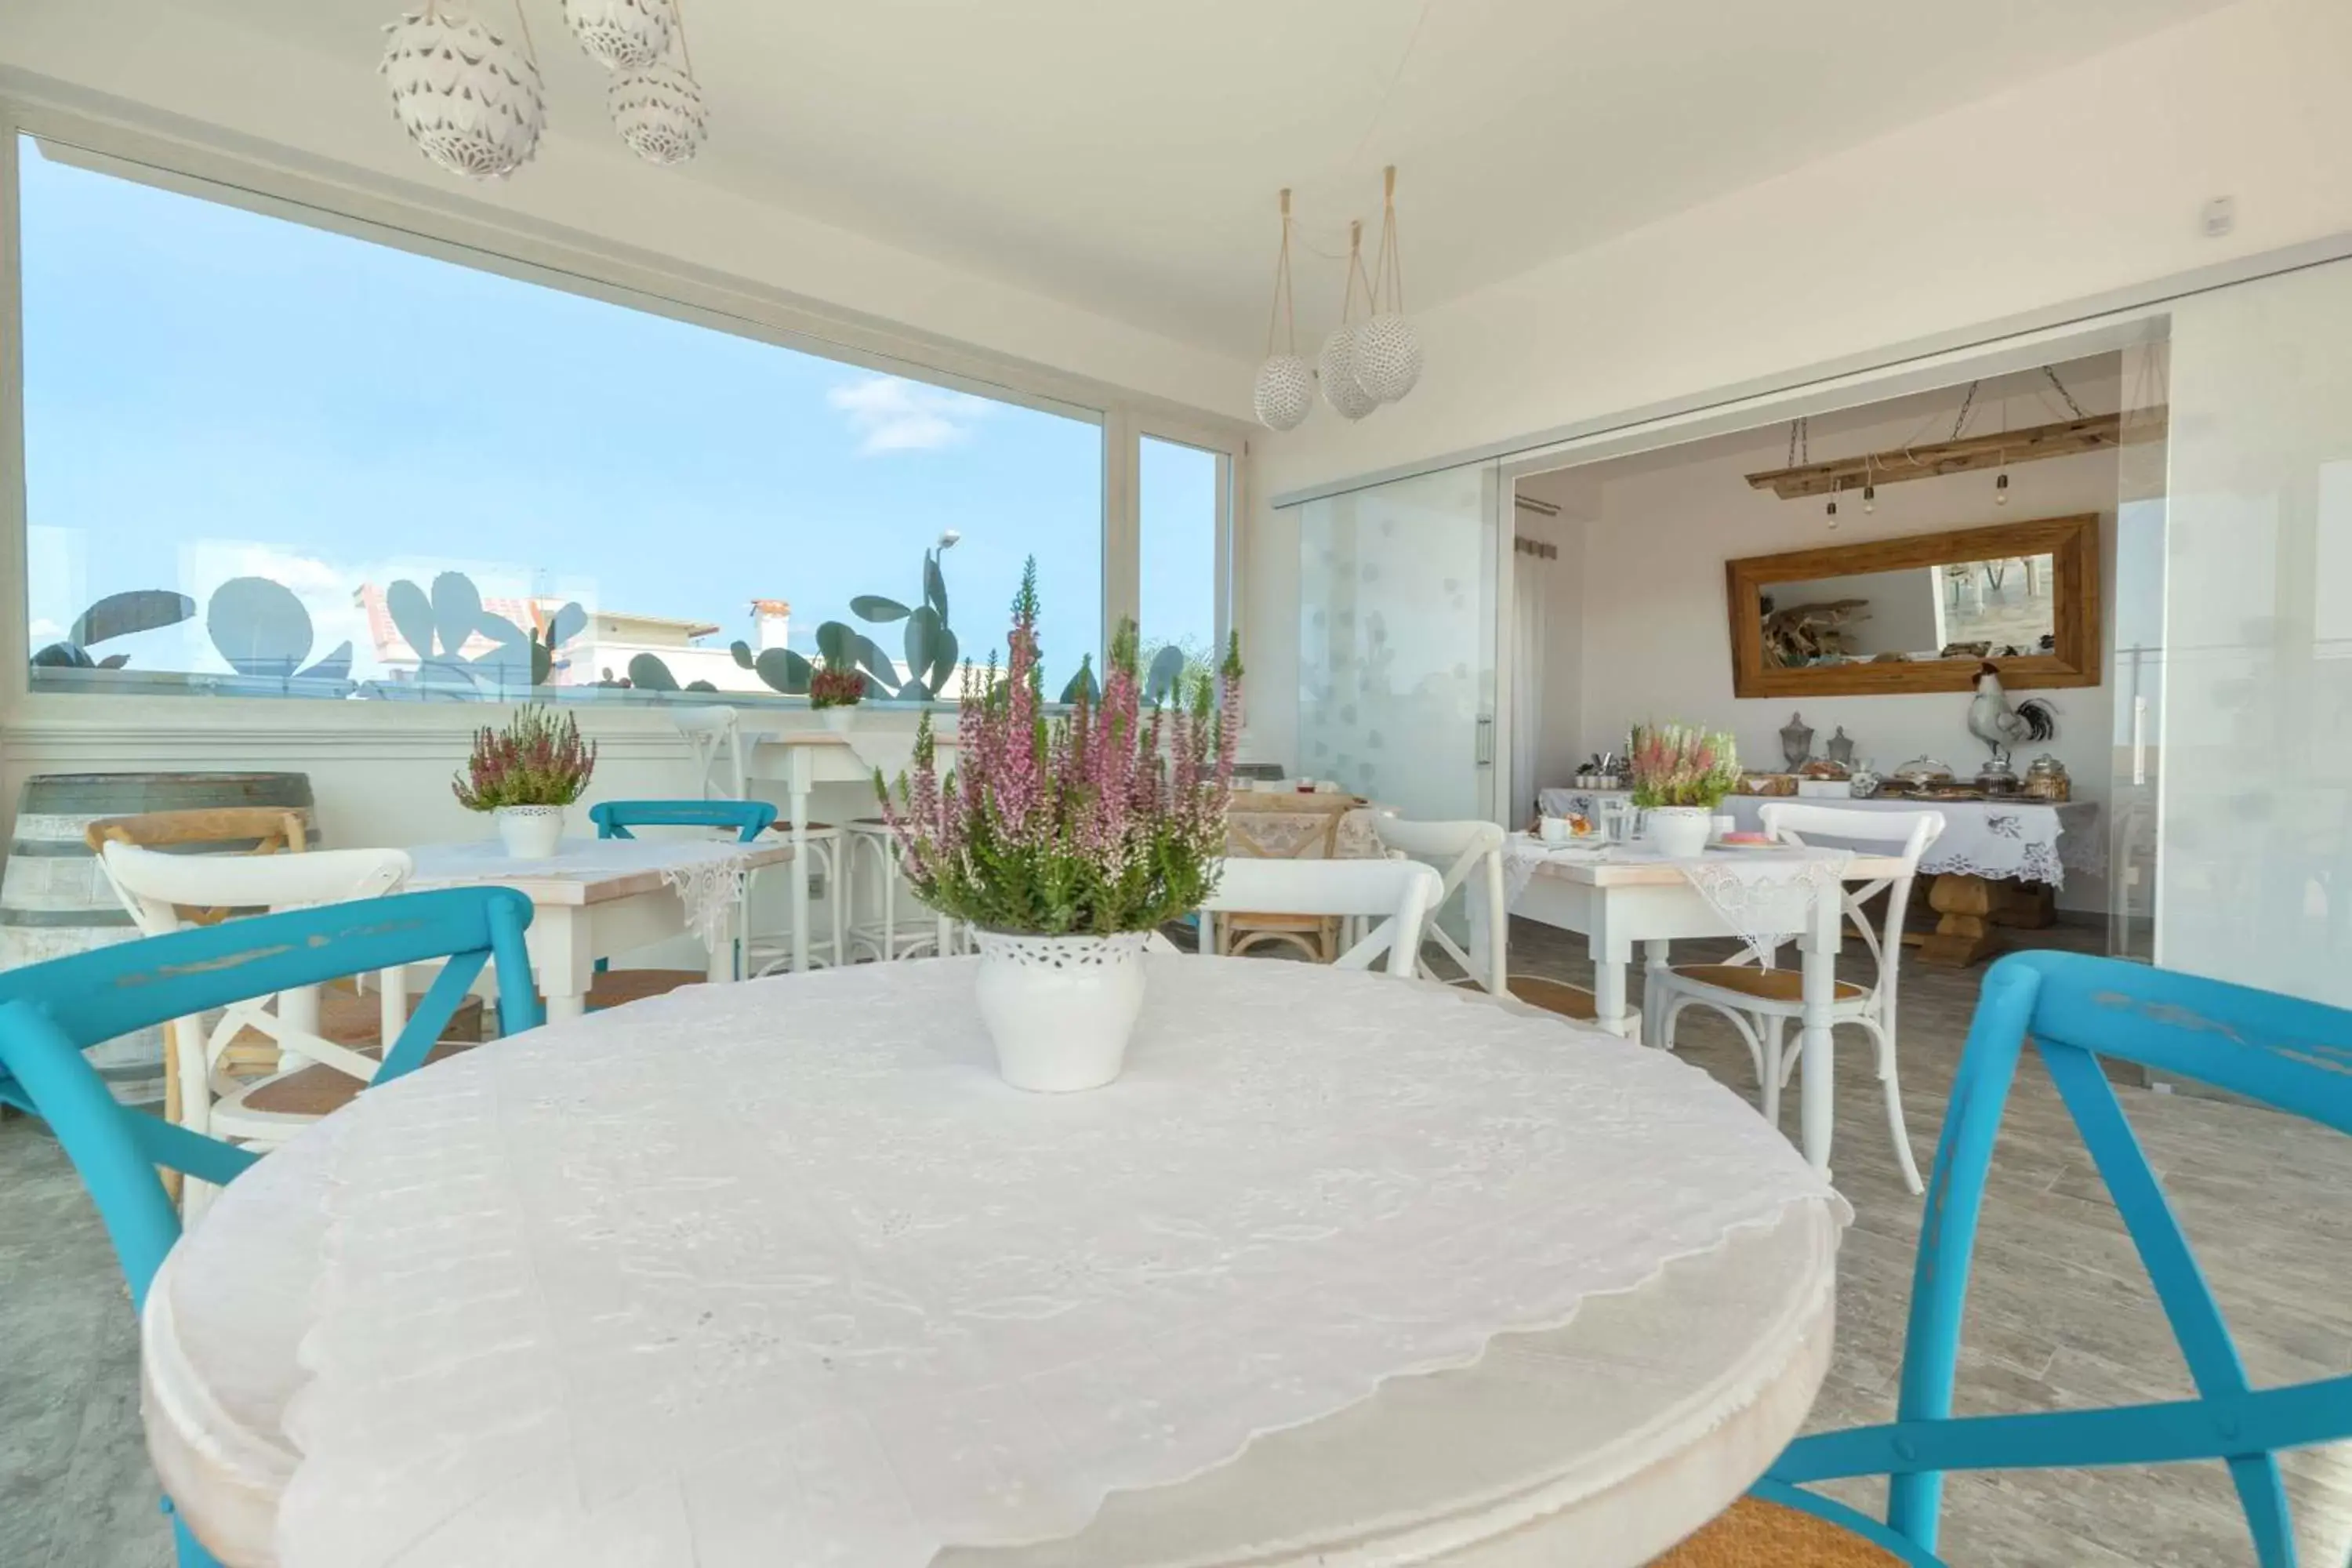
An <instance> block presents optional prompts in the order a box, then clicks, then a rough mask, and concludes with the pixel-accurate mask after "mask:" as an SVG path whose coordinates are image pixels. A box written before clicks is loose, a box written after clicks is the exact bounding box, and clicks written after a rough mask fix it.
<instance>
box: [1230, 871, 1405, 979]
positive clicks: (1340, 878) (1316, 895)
mask: <svg viewBox="0 0 2352 1568" xmlns="http://www.w3.org/2000/svg"><path fill="white" fill-rule="evenodd" d="M1218 865H1219V867H1220V868H1221V870H1220V872H1219V875H1218V878H1217V887H1216V890H1215V891H1214V892H1213V893H1211V894H1210V895H1209V896H1208V898H1206V899H1205V900H1202V905H1201V907H1202V909H1203V910H1218V911H1223V910H1234V911H1242V912H1246V913H1249V914H1266V915H1339V916H1347V915H1364V916H1372V917H1384V918H1381V923H1380V924H1379V925H1378V926H1376V927H1374V928H1373V930H1372V931H1371V934H1370V935H1369V936H1367V937H1365V938H1364V940H1363V941H1361V942H1358V943H1357V944H1356V945H1355V946H1353V947H1351V948H1349V950H1348V951H1347V952H1343V953H1341V954H1340V955H1339V958H1338V959H1337V960H1336V961H1335V962H1336V963H1337V964H1338V966H1339V967H1340V968H1342V969H1369V968H1370V967H1371V963H1372V960H1374V959H1375V958H1378V957H1379V956H1380V955H1381V953H1382V952H1387V953H1388V955H1389V963H1388V969H1389V973H1391V974H1397V975H1402V976H1405V977H1407V978H1410V977H1412V975H1413V974H1415V973H1419V969H1420V964H1419V954H1420V952H1421V928H1422V921H1423V919H1424V918H1425V917H1426V916H1427V915H1428V913H1429V911H1430V910H1432V909H1433V908H1434V907H1435V906H1436V903H1437V900H1438V899H1439V898H1441V897H1442V896H1443V895H1444V887H1445V884H1444V881H1443V880H1442V879H1440V878H1439V877H1438V875H1437V873H1436V872H1435V871H1433V870H1431V869H1430V868H1428V867H1426V866H1424V865H1423V864H1422V863H1421V862H1420V861H1418V860H1255V859H1247V858H1241V857H1235V856H1228V857H1227V858H1225V859H1223V860H1222V861H1219V862H1218Z"/></svg>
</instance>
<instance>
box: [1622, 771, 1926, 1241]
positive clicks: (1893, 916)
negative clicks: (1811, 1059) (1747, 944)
mask: <svg viewBox="0 0 2352 1568" xmlns="http://www.w3.org/2000/svg"><path fill="white" fill-rule="evenodd" d="M1762 815H1763V819H1764V831H1765V832H1767V833H1769V834H1770V835H1772V837H1775V838H1777V839H1780V841H1781V842H1783V843H1786V844H1804V843H1807V842H1811V841H1815V840H1820V839H1835V840H1837V841H1839V842H1840V843H1842V844H1848V845H1855V846H1863V847H1870V848H1871V849H1872V850H1873V851H1874V853H1878V854H1892V855H1895V856H1896V857H1898V858H1900V859H1901V860H1902V862H1903V869H1902V870H1901V871H1900V872H1899V873H1897V874H1896V875H1895V876H1893V877H1885V878H1881V879H1879V880H1877V881H1875V882H1872V883H1870V884H1868V885H1867V886H1864V887H1860V888H1857V887H1854V886H1853V885H1851V884H1848V885H1847V886H1846V887H1844V888H1843V889H1841V896H1842V897H1843V900H1844V905H1845V912H1846V916H1847V918H1848V919H1850V920H1851V921H1853V924H1854V926H1855V927H1856V928H1857V929H1858V930H1859V931H1861V933H1862V940H1863V944H1864V946H1865V947H1866V948H1868V949H1869V951H1870V956H1871V960H1872V962H1873V963H1874V964H1875V965H1876V966H1877V971H1878V973H1877V978H1876V980H1875V981H1874V983H1873V984H1870V985H1868V986H1866V987H1865V986H1861V985H1856V984H1853V982H1852V981H1848V980H1841V981H1839V982H1838V983H1837V992H1836V996H1835V999H1834V1000H1833V1001H1832V1003H1831V1021H1832V1026H1834V1025H1837V1024H1853V1025H1856V1026H1859V1027H1860V1028H1862V1029H1863V1030H1864V1032H1865V1033H1867V1034H1868V1035H1869V1036H1870V1037H1871V1040H1872V1042H1873V1044H1874V1045H1875V1046H1876V1047H1877V1049H1878V1081H1879V1086H1880V1089H1882V1091H1883V1092H1884V1093H1885V1099H1886V1127H1887V1131H1888V1133H1889V1135H1890V1136H1892V1137H1893V1139H1894V1141H1895V1163H1897V1164H1899V1165H1900V1166H1902V1168H1903V1181H1904V1184H1905V1185H1906V1186H1908V1187H1909V1188H1910V1189H1911V1191H1912V1192H1913V1193H1914V1194H1917V1193H1919V1192H1921V1191H1922V1190H1923V1189H1922V1187H1921V1184H1920V1182H1919V1166H1918V1163H1917V1161H1916V1159H1915V1158H1914V1157H1913V1155H1912V1152H1911V1134H1910V1131H1909V1130H1908V1129H1907V1128H1906V1126H1905V1125H1904V1121H1903V1090H1902V1085H1901V1083H1900V1081H1899V1080H1898V1079H1897V1078H1896V1076H1895V981H1896V978H1897V975H1898V973H1899V971H1900V967H1901V963H1902V957H1903V915H1904V910H1906V908H1907V907H1908V906H1909V904H1910V902H1911V884H1912V881H1913V880H1914V879H1916V876H1917V874H1918V869H1919V858H1920V857H1921V856H1922V855H1924V854H1926V853H1927V847H1928V846H1929V845H1931V844H1933V843H1935V841H1936V840H1937V837H1940V836H1941V835H1942V833H1943V831H1944V814H1943V813H1942V812H1940V811H1855V810H1853V809H1851V808H1840V807H1837V806H1831V805H1791V804H1787V803H1784V802H1780V801H1775V802H1772V803H1770V804H1769V805H1766V806H1765V807H1764V808H1763V813H1762ZM1881 892H1885V894H1886V895H1887V898H1886V923H1885V933H1884V935H1883V936H1882V935H1881V933H1879V932H1877V931H1873V930H1872V929H1871V925H1870V919H1869V917H1868V916H1867V915H1866V914H1865V913H1864V910H1863V905H1864V904H1865V903H1866V902H1868V901H1869V900H1871V899H1874V898H1875V897H1877V896H1878V895H1879V894H1880V893H1881ZM1660 991H1661V995H1660V997H1659V999H1658V1001H1657V1002H1655V1003H1654V1004H1653V1005H1663V1006H1664V1015H1663V1016H1662V1021H1661V1023H1660V1025H1659V1031H1660V1032H1659V1041H1660V1043H1661V1044H1663V1045H1664V1047H1666V1048H1667V1049H1668V1050H1672V1049H1673V1048H1674V1045H1675V1020H1676V1019H1678V1018H1679V1017H1681V1016H1682V1011H1683V1009H1684V1008H1685V1007H1688V1006H1691V1005H1699V1006H1704V1007H1712V1008H1714V1009H1715V1010H1716V1011H1717V1012H1718V1013H1721V1014H1722V1015H1723V1016H1725V1017H1726V1018H1728V1019H1729V1020H1730V1021H1731V1025H1732V1026H1733V1027H1734V1028H1736V1029H1738V1031H1739V1036H1740V1038H1741V1039H1742V1040H1744V1041H1745V1042H1746V1043H1747V1046H1748V1056H1749V1057H1750V1058H1752V1059H1753V1060H1754V1061H1755V1063H1756V1078H1757V1082H1758V1083H1759V1085H1760V1086H1761V1088H1762V1090H1763V1107H1762V1109H1763V1111H1764V1118H1765V1120H1766V1121H1770V1122H1772V1123H1774V1124H1775V1125H1778V1124H1779V1122H1780V1090H1781V1088H1782V1086H1783V1085H1784V1084H1785V1083H1786V1082H1787V1081H1788V1079H1789V1076H1790V1074H1791V1073H1792V1072H1794V1071H1795V1070H1796V1068H1797V1066H1798V1063H1799V1060H1800V1058H1799V1057H1798V1056H1797V1055H1796V1053H1794V1052H1786V1051H1784V1050H1783V1048H1782V1047H1783V1041H1784V1038H1785V1037H1786V1034H1787V1030H1788V1026H1789V1021H1790V1019H1792V1018H1801V1017H1802V1016H1804V1011H1805V1005H1804V999H1803V996H1802V979H1801V976H1800V975H1799V974H1798V973H1797V972H1796V971H1795V970H1793V969H1770V968H1767V967H1765V966H1764V965H1763V964H1761V963H1758V962H1757V961H1756V955H1755V954H1754V953H1753V952H1743V953H1741V954H1740V955H1739V956H1738V958H1736V959H1734V960H1732V961H1731V962H1730V963H1678V964H1675V965H1674V966H1673V967H1671V968H1669V969H1668V970H1667V971H1666V973H1665V981H1664V985H1662V986H1661V987H1660Z"/></svg>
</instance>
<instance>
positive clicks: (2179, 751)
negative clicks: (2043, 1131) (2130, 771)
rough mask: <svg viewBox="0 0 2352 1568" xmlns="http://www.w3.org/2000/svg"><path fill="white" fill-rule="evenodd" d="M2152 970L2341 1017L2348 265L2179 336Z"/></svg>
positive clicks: (2351, 740) (2350, 403)
mask: <svg viewBox="0 0 2352 1568" xmlns="http://www.w3.org/2000/svg"><path fill="white" fill-rule="evenodd" d="M2170 423H2171V435H2170V442H2169V454H2170V486H2169V489H2170V492H2171V497H2170V502H2169V516H2168V522H2167V529H2166V538H2167V545H2166V552H2165V554H2166V560H2165V581H2166V590H2165V600H2166V604H2165V632H2164V637H2165V649H2166V656H2165V668H2164V684H2163V692H2162V697H2163V740H2164V753H2165V766H2164V770H2163V773H2162V775H2161V808H2162V809H2161V819H2160V822H2159V826H2158V846H2159V853H2158V865H2157V892H2156V920H2157V927H2156V941H2157V959H2158V963H2163V964H2165V965H2166V966H2167V967H2169V968H2177V969H2183V970H2189V971H2192V972H2194V973H2203V974H2211V975H2218V976H2221V977H2223V978H2226V979H2229V980H2233V981H2237V982H2240V983H2242V984H2252V985H2259V986H2263V987H2266V988H2268V989H2271V990H2275V991H2283V992H2287V993H2290V994H2295V995H2302V996H2308V997H2312V998H2315V999H2316V1000H2319V1001H2323V1002H2327V1003H2332V1004H2334V1005H2338V1006H2342V1005H2347V1004H2352V263H2346V262H2338V263H2335V264H2332V265H2328V266H2325V267H2315V268H2308V269H2305V270H2303V271H2299V272H2293V273H2287V274H2283V275H2281V276H2279V277H2275V278H2270V279H2263V280H2261V281H2259V282H2254V283H2248V284H2242V285H2240V286H2238V287H2235V288H2231V289H2218V290H2215V291H2213V292H2211V293H2207V294H2202V295H2198V296H2196V297H2194V298H2191V299H2189V300H2184V301H2182V302H2181V303H2180V304H2179V306H2178V307H2177V308H2176V310H2175V312H2174V315H2173V321H2172V374H2171V422H2170Z"/></svg>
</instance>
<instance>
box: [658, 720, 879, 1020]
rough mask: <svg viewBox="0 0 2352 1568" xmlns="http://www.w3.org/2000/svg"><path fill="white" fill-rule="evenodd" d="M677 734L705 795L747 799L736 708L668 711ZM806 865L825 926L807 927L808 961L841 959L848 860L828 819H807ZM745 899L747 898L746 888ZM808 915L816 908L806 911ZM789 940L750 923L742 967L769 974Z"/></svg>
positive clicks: (788, 827)
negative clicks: (820, 881)
mask: <svg viewBox="0 0 2352 1568" xmlns="http://www.w3.org/2000/svg"><path fill="white" fill-rule="evenodd" d="M670 722H671V723H673V724H675V725H676V726H677V732H678V734H679V736H680V737H681V738H682V739H683V740H684V741H685V742H686V747H687V750H688V752H690V753H691V754H692V755H693V758H694V766H695V773H696V775H697V787H698V789H699V791H700V792H701V798H702V799H704V800H749V799H751V770H750V768H749V766H748V765H747V763H746V762H745V757H744V751H743V721H742V714H741V712H740V710H736V709H733V708H730V707H727V706H725V705H723V704H719V705H714V706H710V707H705V708H681V709H679V710H677V711H676V712H674V713H672V714H671V715H670ZM768 831H769V832H771V833H779V834H782V835H784V836H785V837H791V835H792V831H793V825H792V824H791V823H789V822H784V821H781V820H780V821H778V822H777V823H776V824H775V826H772V827H771V828H769V830H768ZM806 839H807V844H808V856H809V866H808V869H809V872H810V873H811V874H812V875H815V876H822V877H823V878H824V904H825V909H824V912H825V920H826V931H825V933H824V934H823V935H820V934H818V933H817V932H815V931H811V932H810V933H809V948H808V951H809V963H810V964H811V965H812V966H814V965H817V964H821V963H847V962H848V959H847V956H846V949H845V937H844V933H843V921H844V920H845V910H846V907H847V906H846V905H845V902H844V900H845V898H846V896H847V895H846V892H845V889H844V887H843V882H844V880H845V878H846V876H847V874H848V866H847V864H846V862H845V858H844V856H843V854H842V847H843V841H842V836H841V829H840V828H839V827H837V826H835V825H834V824H832V823H830V822H812V823H810V824H809V825H808V832H807V835H806ZM745 902H746V904H747V905H748V904H749V902H750V895H749V892H748V890H747V892H746V895H745ZM810 913H811V915H812V917H814V913H815V911H814V910H811V911H810ZM792 961H793V944H792V941H791V935H790V933H789V932H784V933H774V932H771V933H767V934H764V935H763V934H760V933H756V932H753V931H751V930H750V929H749V925H748V921H747V924H746V929H745V932H744V937H743V967H742V973H743V974H744V975H745V976H746V977H747V978H748V977H752V976H757V975H762V974H773V973H776V972H777V971H778V970H780V969H786V968H789V967H791V965H792Z"/></svg>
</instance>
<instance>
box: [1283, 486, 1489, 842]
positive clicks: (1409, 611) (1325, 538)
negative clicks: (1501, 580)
mask: <svg viewBox="0 0 2352 1568" xmlns="http://www.w3.org/2000/svg"><path fill="white" fill-rule="evenodd" d="M1506 493H1507V489H1506V487H1504V486H1503V485H1502V483H1501V480H1500V477H1499V473H1498V470H1497V468H1496V465H1494V464H1492V463H1485V464H1473V465H1468V466H1465V467H1463V468H1447V469H1444V470H1442V471H1440V472H1437V473H1432V474H1421V475H1416V476H1415V477H1413V478H1412V479H1398V480H1395V481H1393V482H1391V483H1389V484H1384V485H1376V486H1373V487H1371V488H1370V489H1360V490H1355V491H1351V492H1349V493H1348V494H1345V495H1338V496H1330V497H1327V498H1325V499H1323V500H1314V501H1307V502H1305V503H1303V504H1301V505H1300V507H1299V508H1298V574H1299V627H1298V639H1299V652H1298V679H1299V692H1298V751H1299V754H1298V756H1297V759H1296V760H1295V762H1294V763H1293V766H1294V769H1295V771H1296V772H1297V773H1299V774H1301V775H1303V776H1307V777H1313V778H1318V779H1332V780H1336V781H1337V782H1338V783H1339V785H1340V786H1341V787H1342V788H1344V789H1349V790H1352V791H1354V792H1355V793H1356V794H1358V795H1365V796H1367V797H1369V798H1370V799H1372V800H1374V801H1377V802H1379V803H1380V804H1381V805H1388V806H1393V807H1395V808H1396V810H1397V811H1398V812H1399V813H1400V814H1402V815H1403V816H1408V817H1413V818H1418V819H1422V820H1432V821H1434V820H1461V819H1464V818H1468V817H1486V818H1490V819H1491V818H1492V817H1493V816H1494V815H1495V801H1494V794H1495V773H1496V770H1495V744H1496V735H1495V700H1496V681H1495V663H1496V660H1495V648H1496V640H1495V605H1496V590H1497V572H1498V570H1499V566H1498V563H1497V560H1496V542H1497V541H1498V539H1499V538H1500V537H1501V533H1500V530H1499V528H1498V525H1497V518H1498V516H1499V507H1498V504H1497V498H1498V497H1499V496H1501V495H1504V494H1506Z"/></svg>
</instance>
